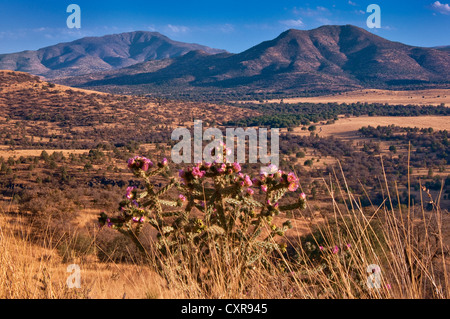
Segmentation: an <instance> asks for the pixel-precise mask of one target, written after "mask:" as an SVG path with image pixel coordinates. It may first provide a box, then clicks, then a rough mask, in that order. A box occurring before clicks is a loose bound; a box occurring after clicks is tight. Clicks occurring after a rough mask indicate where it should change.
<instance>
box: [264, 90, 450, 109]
mask: <svg viewBox="0 0 450 319" xmlns="http://www.w3.org/2000/svg"><path fill="white" fill-rule="evenodd" d="M280 101H281V100H280V99H274V100H268V102H269V103H280ZM255 102H256V101H255ZM283 102H284V103H357V102H360V103H365V102H367V103H382V104H385V103H387V104H394V105H397V104H403V105H406V104H413V105H441V104H442V103H444V104H445V105H446V106H450V89H430V90H415V91H390V90H375V89H370V90H357V91H351V92H345V93H342V94H333V95H325V96H317V97H301V98H289V99H283Z"/></svg>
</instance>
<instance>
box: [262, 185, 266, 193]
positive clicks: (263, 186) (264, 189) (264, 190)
mask: <svg viewBox="0 0 450 319" xmlns="http://www.w3.org/2000/svg"><path fill="white" fill-rule="evenodd" d="M261 190H262V191H263V192H264V193H267V186H266V185H261Z"/></svg>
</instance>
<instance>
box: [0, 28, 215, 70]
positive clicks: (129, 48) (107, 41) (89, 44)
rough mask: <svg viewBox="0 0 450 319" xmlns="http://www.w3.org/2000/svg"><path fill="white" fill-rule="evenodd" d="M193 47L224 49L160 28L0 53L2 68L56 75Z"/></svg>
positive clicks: (212, 51)
mask: <svg viewBox="0 0 450 319" xmlns="http://www.w3.org/2000/svg"><path fill="white" fill-rule="evenodd" d="M192 50H203V51H205V52H207V53H209V54H216V53H221V52H224V50H220V49H213V48H209V47H206V46H203V45H200V44H196V43H184V42H179V41H174V40H172V39H170V38H168V37H166V36H164V35H162V34H161V33H159V32H149V31H133V32H124V33H119V34H112V35H105V36H101V37H84V38H81V39H78V40H74V41H71V42H64V43H58V44H55V45H51V46H47V47H44V48H41V49H38V50H34V51H33V50H27V51H22V52H16V53H9V54H0V69H8V70H12V71H23V72H28V73H32V74H34V75H40V76H43V77H45V78H48V79H55V78H61V77H67V76H77V75H82V74H88V73H92V72H101V71H107V70H114V69H119V68H123V67H128V66H131V65H134V64H137V63H141V62H145V61H149V60H161V59H166V58H174V57H178V56H181V55H183V54H186V53H188V52H190V51H192Z"/></svg>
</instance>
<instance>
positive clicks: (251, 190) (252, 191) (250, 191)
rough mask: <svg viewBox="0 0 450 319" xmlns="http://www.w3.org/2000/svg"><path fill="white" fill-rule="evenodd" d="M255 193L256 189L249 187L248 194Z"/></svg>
mask: <svg viewBox="0 0 450 319" xmlns="http://www.w3.org/2000/svg"><path fill="white" fill-rule="evenodd" d="M254 193H255V191H254V190H253V189H251V188H247V194H249V195H253V194H254Z"/></svg>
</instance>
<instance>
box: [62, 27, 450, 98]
mask: <svg viewBox="0 0 450 319" xmlns="http://www.w3.org/2000/svg"><path fill="white" fill-rule="evenodd" d="M158 63H159V62H158ZM166 64H167V65H165V66H161V67H157V68H155V69H154V70H152V71H150V72H140V73H139V72H137V73H136V74H127V73H126V72H122V71H121V70H118V71H116V74H115V75H112V76H109V77H108V78H104V79H96V80H93V81H86V82H84V83H83V82H81V83H80V82H78V83H77V85H82V86H88V87H89V86H96V87H98V86H124V85H127V86H135V87H138V86H142V85H153V86H161V85H167V86H180V85H181V86H185V87H186V86H188V87H190V88H199V87H217V88H228V89H234V88H240V89H242V88H244V89H248V90H251V91H257V90H265V91H280V90H281V91H299V90H300V91H301V90H330V91H339V90H348V89H360V88H365V87H373V88H386V87H389V86H397V87H398V86H408V85H418V84H421V83H449V82H450V75H449V74H450V72H448V70H450V54H449V53H448V52H446V51H444V50H436V49H432V48H423V47H414V46H409V45H406V44H402V43H400V42H393V41H389V40H387V39H384V38H382V37H379V36H377V35H375V34H372V33H370V32H368V31H366V30H364V29H361V28H358V27H355V26H351V25H344V26H322V27H319V28H317V29H313V30H296V29H289V30H286V31H285V32H283V33H281V34H280V35H279V36H278V37H276V38H274V39H272V40H268V41H264V42H262V43H260V44H258V45H255V46H253V47H251V48H249V49H248V50H245V51H243V52H241V53H238V54H231V53H222V54H216V55H205V54H201V52H200V51H194V52H190V53H188V54H186V55H183V56H181V57H177V58H174V59H172V60H171V61H166ZM135 67H136V69H137V66H135ZM70 81H71V80H70V79H69V80H68V83H70Z"/></svg>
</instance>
